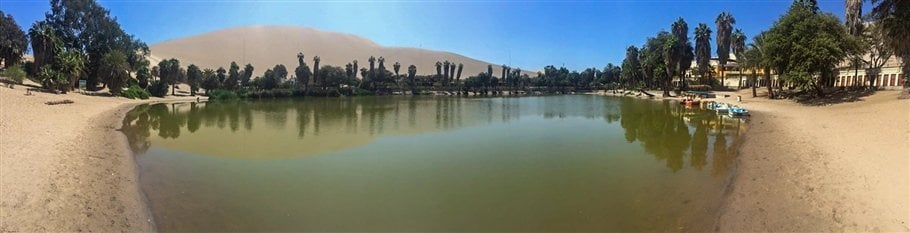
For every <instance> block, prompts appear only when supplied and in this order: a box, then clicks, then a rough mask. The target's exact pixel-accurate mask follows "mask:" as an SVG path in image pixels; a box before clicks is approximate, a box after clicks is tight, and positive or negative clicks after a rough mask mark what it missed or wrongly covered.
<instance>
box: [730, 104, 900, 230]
mask: <svg viewBox="0 0 910 233" xmlns="http://www.w3.org/2000/svg"><path fill="white" fill-rule="evenodd" d="M737 94H738V95H742V96H743V102H742V103H736V104H738V105H740V106H744V107H746V108H748V109H749V110H750V111H752V112H753V116H752V122H751V129H750V130H749V132H748V133H747V136H746V141H745V143H744V145H743V147H742V148H741V154H740V157H739V163H738V164H739V165H738V168H737V169H738V170H737V175H736V177H735V178H734V179H733V180H734V181H733V185H732V187H731V188H732V190H730V191H729V193H728V196H727V200H725V203H724V206H725V207H724V208H723V209H724V210H723V212H722V213H721V214H720V216H719V219H718V221H717V226H716V230H717V231H721V232H744V231H762V232H764V231H790V232H794V231H796V232H815V231H853V232H868V231H886V232H897V231H910V217H908V216H910V205H908V202H910V185H908V184H910V170H908V167H910V148H908V145H910V100H898V99H897V96H898V94H899V92H898V91H880V92H878V93H876V94H874V95H871V96H867V97H863V98H861V99H860V101H857V102H850V103H840V104H834V105H829V106H821V107H814V106H806V105H802V104H799V103H795V102H792V101H785V100H773V101H772V100H768V99H765V98H764V97H763V96H764V94H760V95H759V97H758V98H752V97H751V96H752V95H751V91H742V92H738V93H734V94H733V95H734V96H735V95H737ZM721 102H730V103H733V102H735V98H727V99H723V100H721Z"/></svg>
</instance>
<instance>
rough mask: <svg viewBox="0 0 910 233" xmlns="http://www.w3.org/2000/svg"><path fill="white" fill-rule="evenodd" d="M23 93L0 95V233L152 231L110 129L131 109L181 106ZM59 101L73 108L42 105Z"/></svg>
mask: <svg viewBox="0 0 910 233" xmlns="http://www.w3.org/2000/svg"><path fill="white" fill-rule="evenodd" d="M26 88H28V87H25V86H18V85H17V86H16V87H15V89H9V88H6V87H3V88H0V232H51V231H53V232H77V231H100V232H114V231H130V232H139V231H145V232H147V231H154V221H153V220H152V219H151V217H150V216H151V215H150V214H149V213H148V211H147V209H146V207H145V202H144V201H143V197H142V194H141V192H140V190H139V186H138V182H137V178H138V175H137V174H136V168H135V166H136V165H135V162H134V161H133V156H132V153H131V152H130V151H129V148H128V147H127V144H126V137H125V136H123V134H122V133H120V132H119V131H117V130H116V129H119V128H120V123H121V121H122V119H123V115H124V114H125V113H126V111H128V110H129V109H130V107H131V106H134V105H136V104H140V103H147V102H153V101H162V100H165V101H180V100H181V99H179V98H174V97H169V98H167V99H155V98H153V99H150V100H130V99H126V98H121V97H117V98H113V97H97V96H88V95H83V94H77V93H70V94H66V95H56V94H50V93H42V92H32V93H33V95H25V93H26ZM184 98H185V99H183V100H188V99H193V100H195V98H187V97H184ZM64 99H68V100H72V101H73V102H74V103H72V104H61V105H47V104H45V102H47V101H59V100H64Z"/></svg>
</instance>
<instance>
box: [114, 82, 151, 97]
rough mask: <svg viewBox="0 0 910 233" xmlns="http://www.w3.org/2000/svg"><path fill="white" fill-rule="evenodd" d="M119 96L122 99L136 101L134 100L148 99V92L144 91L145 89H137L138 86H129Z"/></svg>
mask: <svg viewBox="0 0 910 233" xmlns="http://www.w3.org/2000/svg"><path fill="white" fill-rule="evenodd" d="M121 95H123V97H126V98H130V99H136V98H139V99H148V98H149V92H148V91H145V89H142V88H141V87H139V85H131V86H130V88H127V89H126V91H123V92H122V93H121Z"/></svg>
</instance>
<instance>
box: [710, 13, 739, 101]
mask: <svg viewBox="0 0 910 233" xmlns="http://www.w3.org/2000/svg"><path fill="white" fill-rule="evenodd" d="M714 23H715V24H717V39H716V43H717V61H718V64H719V65H720V80H721V81H720V82H721V85H725V82H726V76H727V75H726V73H725V69H724V68H725V67H724V66H726V65H727V60H728V59H729V58H730V43H731V41H730V39H731V33H732V32H733V24H736V19H734V18H733V15H731V14H730V13H727V12H722V13H720V15H718V16H717V19H715V20H714Z"/></svg>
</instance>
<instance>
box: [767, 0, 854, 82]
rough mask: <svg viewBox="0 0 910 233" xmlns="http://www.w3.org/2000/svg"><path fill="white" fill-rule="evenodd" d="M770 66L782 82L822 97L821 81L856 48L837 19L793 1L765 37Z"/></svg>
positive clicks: (815, 8)
mask: <svg viewBox="0 0 910 233" xmlns="http://www.w3.org/2000/svg"><path fill="white" fill-rule="evenodd" d="M765 40H766V41H765V43H766V47H767V53H768V54H771V60H770V61H771V62H770V63H771V64H772V66H773V67H774V68H775V69H776V70H777V71H779V72H778V73H779V74H782V79H783V80H784V81H787V82H790V83H791V84H793V85H796V86H798V87H801V88H803V89H809V88H814V89H815V90H816V93H817V94H818V95H823V94H824V92H823V90H822V82H823V80H824V79H825V78H831V77H832V76H833V70H834V68H835V65H837V64H838V63H840V62H841V61H843V60H844V58H845V57H846V56H847V55H849V54H852V53H854V51H855V50H857V49H858V43H857V42H856V40H855V39H853V37H851V36H849V35H847V30H846V28H845V27H844V25H843V24H841V23H840V21H839V20H838V19H837V17H836V16H834V15H832V14H829V13H821V12H818V7H817V6H816V5H814V4H812V3H811V2H800V1H797V2H794V3H793V5H791V6H790V9H789V10H788V11H787V13H786V14H785V15H783V16H782V17H781V18H780V19H778V20H777V21H776V22H774V25H773V26H772V27H771V29H770V30H769V31H768V33H767V35H766V37H765Z"/></svg>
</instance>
